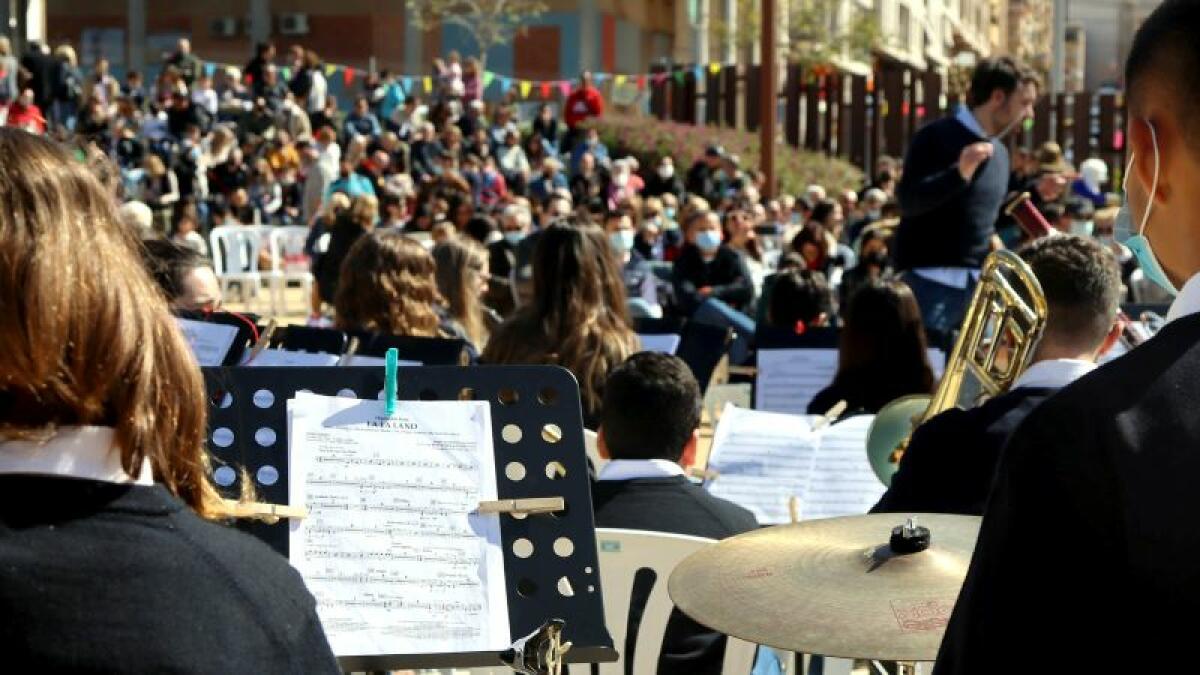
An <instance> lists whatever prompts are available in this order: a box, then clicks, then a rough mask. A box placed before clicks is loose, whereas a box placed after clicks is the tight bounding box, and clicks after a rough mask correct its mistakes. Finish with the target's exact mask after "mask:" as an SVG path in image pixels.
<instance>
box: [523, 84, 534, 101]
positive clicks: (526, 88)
mask: <svg viewBox="0 0 1200 675" xmlns="http://www.w3.org/2000/svg"><path fill="white" fill-rule="evenodd" d="M532 89H533V83H532V82H530V81H529V80H521V98H529V92H530V91H531V90H532Z"/></svg>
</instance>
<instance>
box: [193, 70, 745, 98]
mask: <svg viewBox="0 0 1200 675" xmlns="http://www.w3.org/2000/svg"><path fill="white" fill-rule="evenodd" d="M230 67H238V68H240V67H239V66H236V65H235V64H229V63H218V62H215V61H205V62H204V73H205V74H206V75H208V76H209V77H212V76H214V75H215V74H216V72H217V69H218V68H220V69H225V68H230ZM731 67H732V66H730V65H728V64H724V63H717V62H713V63H709V64H708V65H707V66H705V65H695V66H686V67H674V68H671V69H669V70H664V71H660V72H654V73H638V74H629V73H605V72H594V73H592V79H593V81H595V83H596V84H597V85H601V84H603V83H605V82H608V81H612V83H613V85H615V86H617V87H625V86H634V87H636V88H637V89H638V91H644V90H645V89H646V87H647V86H661V85H662V84H664V83H665V82H667V80H668V79H672V80H673V81H674V82H675V83H676V84H679V85H682V84H683V83H684V82H685V81H686V79H687V76H688V75H689V74H691V75H692V76H693V77H694V78H695V79H697V80H699V79H703V78H704V76H705V73H706V72H707V73H708V74H710V75H714V76H716V75H720V74H721V72H722V71H724V70H725V69H726V68H731ZM323 72H324V74H325V78H326V79H327V80H333V79H334V78H335V77H336V76H337V75H338V73H341V79H342V84H343V85H344V86H345V87H346V88H349V87H351V86H353V85H354V83H355V82H356V81H358V80H359V79H361V78H365V77H366V76H367V75H368V71H366V70H364V69H361V68H354V67H352V66H343V65H337V64H332V63H329V64H325V66H324V67H323ZM279 75H280V77H281V78H282V79H283V80H284V81H287V80H290V79H291V78H292V69H291V68H290V67H288V66H282V67H281V68H280V69H279ZM244 77H246V78H247V82H248V81H249V76H248V75H245V76H244ZM435 80H436V78H434V77H433V76H430V75H400V76H398V77H397V78H396V81H397V82H398V83H399V84H400V86H401V87H402V88H403V90H404V93H405V94H411V93H414V92H417V93H424V94H432V93H433V91H434V86H435V84H436V82H435ZM481 83H482V85H483V88H482V91H483V92H484V93H486V92H487V91H488V90H489V89H490V88H492V87H493V85H495V86H496V87H498V91H499V93H500V94H501V95H502V96H507V95H508V93H509V92H510V91H513V90H515V91H516V92H517V93H518V94H519V95H520V97H521V98H525V99H527V98H530V97H531V96H533V95H534V94H535V93H536V94H537V95H538V96H540V97H541V98H543V99H549V98H551V97H552V96H554V95H555V94H556V93H557V94H561V95H562V96H563V97H564V98H565V97H567V96H568V95H570V93H571V91H572V89H573V88H574V80H536V79H525V78H515V77H509V76H507V75H501V74H500V73H496V72H493V71H490V70H485V71H484V72H483V77H482V78H481Z"/></svg>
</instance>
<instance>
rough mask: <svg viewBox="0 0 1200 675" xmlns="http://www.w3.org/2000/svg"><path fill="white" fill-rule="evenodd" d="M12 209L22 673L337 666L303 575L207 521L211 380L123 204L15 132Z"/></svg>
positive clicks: (4, 315) (10, 612)
mask: <svg viewBox="0 0 1200 675" xmlns="http://www.w3.org/2000/svg"><path fill="white" fill-rule="evenodd" d="M0 203H3V204H4V208H3V209H2V210H0V307H2V308H3V311H0V344H2V345H3V348H2V349H0V588H3V589H4V592H3V593H0V616H3V617H4V621H3V627H2V628H0V649H2V650H3V651H4V654H5V658H6V661H7V662H8V663H10V664H14V667H15V668H16V669H17V670H28V671H42V672H64V671H88V672H152V671H153V672H157V671H173V672H233V671H243V670H253V671H255V672H298V671H307V672H338V671H337V666H336V663H335V662H334V659H333V656H332V654H331V653H330V650H329V646H328V643H327V642H326V640H325V637H324V634H323V632H322V630H321V626H320V622H319V621H318V619H317V616H316V611H315V603H314V601H313V598H312V596H310V595H309V594H308V592H307V591H306V590H305V589H304V586H303V584H302V583H301V581H300V579H299V577H298V576H297V575H296V573H295V571H294V570H292V569H291V568H290V567H289V566H288V565H287V561H285V560H284V559H282V558H280V557H279V556H278V555H276V554H275V553H273V552H271V551H270V550H269V549H268V548H267V547H266V546H264V545H263V544H261V543H259V542H257V541H256V540H254V539H252V538H251V537H249V536H247V535H245V534H243V533H240V532H237V531H235V530H233V529H231V528H227V527H224V526H221V525H217V524H214V523H209V522H206V521H205V520H204V518H216V517H219V516H221V515H222V511H223V509H222V502H221V500H220V497H219V495H218V493H217V492H216V490H215V489H214V487H213V485H212V484H211V483H210V482H209V478H208V476H209V461H208V457H207V455H206V454H205V450H204V439H205V435H206V428H207V420H206V417H207V414H206V411H207V410H208V405H209V402H208V400H207V396H206V395H205V390H204V384H203V381H202V379H201V377H200V371H199V369H198V368H197V366H196V362H195V359H194V358H193V357H192V355H191V352H190V350H189V348H188V345H187V342H186V341H185V340H184V338H183V335H182V334H181V333H180V331H179V329H178V327H177V326H176V323H175V320H174V319H173V318H172V317H171V315H170V314H169V313H168V311H167V305H166V300H165V299H164V298H163V296H162V295H161V294H160V293H159V291H158V289H157V288H156V287H155V285H154V282H153V281H152V280H151V279H150V276H149V274H148V273H147V272H146V271H145V269H144V268H143V266H142V265H141V264H140V261H139V259H138V252H137V246H138V242H137V240H136V239H134V237H133V233H132V232H131V231H129V230H128V229H127V228H125V227H124V226H122V225H121V223H120V221H119V220H118V218H117V212H116V204H115V201H114V200H113V198H112V196H111V195H110V194H109V193H108V192H106V191H105V190H104V188H102V187H101V185H100V183H99V182H98V181H97V180H96V178H95V177H94V176H92V175H91V173H90V172H89V171H88V165H87V164H84V163H81V162H78V161H76V160H75V159H74V158H73V157H71V156H70V155H69V154H68V152H67V151H66V150H65V149H64V148H62V147H61V146H57V145H55V144H53V143H51V142H50V141H48V140H45V139H42V138H38V137H35V136H33V135H30V134H27V133H25V132H21V131H15V130H7V129H0ZM247 579H252V580H253V583H247V582H246V580H247Z"/></svg>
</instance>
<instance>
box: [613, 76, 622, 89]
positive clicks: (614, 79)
mask: <svg viewBox="0 0 1200 675" xmlns="http://www.w3.org/2000/svg"><path fill="white" fill-rule="evenodd" d="M613 82H615V83H616V84H617V86H618V87H619V86H621V85H623V84H625V76H624V75H617V76H616V77H615V78H613Z"/></svg>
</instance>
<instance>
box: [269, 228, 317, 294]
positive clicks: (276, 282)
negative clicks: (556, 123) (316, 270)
mask: <svg viewBox="0 0 1200 675" xmlns="http://www.w3.org/2000/svg"><path fill="white" fill-rule="evenodd" d="M268 232H269V234H268V245H269V249H268V250H269V251H270V254H271V272H270V278H269V282H270V287H271V313H272V314H280V313H281V312H280V310H282V313H283V314H287V313H288V306H287V287H288V283H289V282H292V281H298V282H300V287H301V288H302V289H304V297H305V298H308V297H309V296H310V295H311V294H312V284H313V277H312V271H311V270H312V266H311V261H310V260H309V259H308V256H307V255H305V253H304V243H305V242H306V241H307V240H308V228H307V227H304V226H303V225H285V226H282V227H271V228H268Z"/></svg>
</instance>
